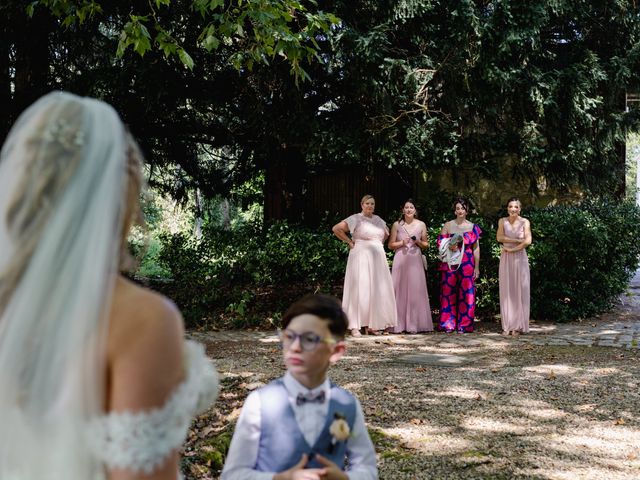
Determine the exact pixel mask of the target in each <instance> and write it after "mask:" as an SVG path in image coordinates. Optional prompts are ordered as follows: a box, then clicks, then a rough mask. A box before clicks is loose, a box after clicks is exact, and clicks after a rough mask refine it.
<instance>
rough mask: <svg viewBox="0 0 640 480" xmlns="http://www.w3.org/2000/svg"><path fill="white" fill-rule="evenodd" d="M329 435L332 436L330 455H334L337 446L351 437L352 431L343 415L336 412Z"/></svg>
mask: <svg viewBox="0 0 640 480" xmlns="http://www.w3.org/2000/svg"><path fill="white" fill-rule="evenodd" d="M329 433H330V434H331V445H330V446H329V453H333V449H334V448H335V446H336V444H337V443H338V442H344V441H345V440H347V439H348V438H349V435H351V429H350V428H349V424H348V423H347V420H346V417H345V416H344V414H343V413H340V412H336V413H334V414H333V422H331V426H330V427H329Z"/></svg>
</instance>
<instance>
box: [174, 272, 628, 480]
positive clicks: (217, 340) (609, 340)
mask: <svg viewBox="0 0 640 480" xmlns="http://www.w3.org/2000/svg"><path fill="white" fill-rule="evenodd" d="M632 287H633V288H632V289H631V291H630V295H628V296H627V297H625V298H624V301H623V302H622V303H621V304H620V305H619V306H618V308H616V310H615V311H614V312H611V313H610V314H607V315H603V316H602V317H600V318H596V319H590V320H589V321H585V322H577V323H573V324H565V325H552V324H535V326H534V328H533V329H532V332H531V333H530V334H529V335H522V336H520V337H516V338H511V337H509V338H504V337H501V336H500V335H499V333H498V332H499V329H500V327H499V325H498V324H493V323H491V324H480V325H479V327H480V328H479V329H478V333H474V334H467V335H447V334H440V333H436V334H426V335H390V336H378V337H361V338H358V339H350V340H349V341H348V350H347V355H346V356H345V357H344V358H343V359H342V360H341V361H340V362H338V364H337V365H336V366H335V367H333V368H332V369H331V371H330V374H331V378H332V379H333V380H334V381H336V382H337V383H339V384H340V385H342V386H344V387H345V388H347V389H349V390H350V391H352V392H353V393H355V394H356V395H357V396H358V397H359V399H360V401H361V402H362V405H363V407H364V410H365V416H366V419H367V423H368V426H369V429H370V432H371V435H372V438H373V440H374V444H375V446H376V450H377V452H378V459H379V462H378V465H379V469H380V478H381V479H388V480H395V479H398V480H400V479H558V480H564V479H594V480H595V479H598V480H601V479H607V480H614V479H620V480H622V479H625V480H626V479H629V480H631V479H634V480H637V479H639V478H640V416H639V413H638V412H639V410H640V393H639V392H640V390H639V388H638V386H639V383H640V350H639V349H638V340H640V276H637V277H636V279H635V280H634V284H633V285H632ZM191 336H192V337H193V338H195V339H198V340H200V341H203V342H204V343H205V344H206V345H207V348H208V352H209V354H210V356H211V357H212V358H214V359H215V361H216V364H217V366H218V369H219V371H220V373H221V375H222V377H223V380H222V391H221V396H220V399H219V400H218V402H217V403H216V406H215V408H214V409H212V410H211V411H210V412H208V414H207V415H204V416H203V417H201V418H200V419H198V420H197V421H196V423H195V424H194V429H193V430H192V435H191V440H190V442H189V444H188V446H187V448H186V451H185V462H186V465H185V467H186V468H185V473H186V477H187V478H194V479H196V478H197V479H205V478H206V479H215V478H218V473H219V470H218V468H219V467H218V465H219V463H220V460H221V458H220V453H219V452H218V453H217V456H216V451H217V450H221V449H222V450H223V447H221V446H220V445H223V444H224V441H228V436H229V435H230V434H231V432H232V428H233V424H234V422H235V420H236V419H237V415H238V414H239V408H240V407H241V405H242V401H243V400H244V398H245V397H246V395H247V394H248V393H249V392H250V391H251V390H253V389H255V388H257V387H259V386H260V385H263V384H264V383H266V382H268V381H269V380H271V379H272V378H275V377H277V376H279V375H281V374H282V373H283V371H284V369H283V367H282V366H281V361H280V351H279V348H278V345H277V339H276V337H275V335H274V333H273V332H261V333H256V332H207V333H202V332H192V333H191ZM216 449H217V450H216Z"/></svg>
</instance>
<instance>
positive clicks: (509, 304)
mask: <svg viewBox="0 0 640 480" xmlns="http://www.w3.org/2000/svg"><path fill="white" fill-rule="evenodd" d="M503 226H504V234H505V236H506V237H509V238H515V239H517V240H524V235H525V233H524V220H516V221H515V222H514V225H511V223H509V221H508V220H507V219H506V218H505V219H504V221H503ZM508 245H514V244H511V243H510V244H508ZM498 278H499V281H500V317H501V319H502V329H503V330H504V331H518V332H522V333H527V332H528V331H529V304H530V285H531V280H530V278H531V277H530V274H529V258H528V257H527V252H526V250H524V249H523V250H519V251H517V252H502V254H501V255H500V268H499V272H498Z"/></svg>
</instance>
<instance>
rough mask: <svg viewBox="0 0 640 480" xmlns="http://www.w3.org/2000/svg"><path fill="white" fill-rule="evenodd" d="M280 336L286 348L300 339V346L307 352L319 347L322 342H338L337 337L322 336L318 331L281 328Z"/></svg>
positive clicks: (330, 343) (329, 343)
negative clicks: (296, 330) (299, 331)
mask: <svg viewBox="0 0 640 480" xmlns="http://www.w3.org/2000/svg"><path fill="white" fill-rule="evenodd" d="M278 334H279V336H280V342H281V343H282V346H283V347H285V348H289V347H290V346H291V345H292V344H293V342H295V341H296V339H299V340H300V348H302V350H304V351H305V352H310V351H312V350H315V349H316V348H318V345H319V344H320V343H326V344H328V345H332V344H334V343H336V339H335V338H332V337H327V338H322V337H321V336H320V335H318V334H317V333H313V332H302V333H298V332H294V331H293V330H289V329H287V330H281V331H279V332H278Z"/></svg>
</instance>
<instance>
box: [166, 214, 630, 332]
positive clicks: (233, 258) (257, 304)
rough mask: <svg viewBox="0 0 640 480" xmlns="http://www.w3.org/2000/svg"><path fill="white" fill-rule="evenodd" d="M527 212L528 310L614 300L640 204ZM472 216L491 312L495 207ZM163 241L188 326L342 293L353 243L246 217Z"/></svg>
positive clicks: (222, 323)
mask: <svg viewBox="0 0 640 480" xmlns="http://www.w3.org/2000/svg"><path fill="white" fill-rule="evenodd" d="M501 216H504V212H502V214H501ZM523 216H525V217H527V218H529V219H530V220H531V225H532V234H533V244H532V245H531V246H530V247H529V249H528V255H529V263H530V266H531V282H532V283H531V318H534V319H540V320H542V319H551V320H556V321H568V320H572V319H577V318H584V317H589V316H592V315H595V314H598V313H601V312H603V311H606V310H607V309H609V308H610V307H611V306H612V305H613V303H614V302H615V300H616V299H617V297H618V296H619V295H620V294H621V293H623V292H624V290H625V288H626V287H627V285H628V282H629V279H630V276H631V275H632V274H633V272H634V271H635V269H636V267H637V265H638V255H639V254H640V244H639V243H638V242H637V241H636V239H637V238H640V210H639V209H638V208H637V207H635V206H634V205H633V204H630V203H609V202H585V203H583V204H581V205H577V206H553V207H547V208H543V209H533V210H528V211H524V212H523ZM470 220H471V221H474V222H476V223H477V224H478V225H479V226H480V228H481V229H482V231H483V234H482V237H481V239H480V249H481V260H480V279H479V280H478V282H477V288H478V297H477V301H478V310H477V312H478V316H479V317H480V318H483V317H485V318H487V317H488V318H490V317H492V316H494V315H496V314H498V313H499V311H500V303H499V288H498V266H499V260H500V246H499V244H498V243H497V241H496V226H497V216H494V217H485V218H481V217H472V218H470ZM440 228H441V225H430V226H429V239H430V244H429V248H428V249H427V251H426V252H425V253H426V255H427V260H428V264H429V269H428V271H427V286H428V289H429V297H430V301H431V306H432V308H433V309H434V310H437V309H438V307H439V290H440V285H439V284H440V274H439V272H438V270H437V266H438V260H437V248H436V238H437V235H438V233H439V231H440ZM161 243H162V248H161V250H160V253H159V255H158V261H159V262H160V264H161V267H162V268H164V269H166V271H168V272H170V274H171V277H172V281H171V282H169V283H162V284H158V285H156V287H157V288H159V289H160V290H162V291H164V292H165V293H167V294H168V295H169V296H171V297H172V298H173V299H174V300H175V301H176V303H177V304H178V305H179V307H180V308H181V309H182V311H183V313H184V315H185V318H186V319H187V321H188V323H189V326H191V327H202V328H209V327H233V328H247V327H257V326H270V327H272V326H274V325H276V324H277V321H278V320H279V318H280V315H281V314H282V312H283V311H284V310H285V309H286V308H287V307H288V306H289V304H290V303H291V302H292V301H293V300H295V299H296V298H298V297H299V296H301V295H302V294H304V293H310V292H316V291H321V292H327V293H333V294H337V295H338V296H339V295H341V287H342V282H343V279H344V272H345V267H346V261H347V253H348V251H347V249H346V247H345V245H344V244H343V243H341V242H340V241H338V240H337V239H336V238H335V237H334V236H333V235H332V233H331V232H330V229H329V228H328V227H322V228H318V229H311V228H307V227H302V226H298V225H290V224H288V223H286V222H276V223H274V224H272V225H270V226H269V227H268V228H264V229H263V228H261V226H260V225H258V224H256V223H255V222H246V223H243V224H241V225H239V226H237V227H236V228H235V229H233V230H230V231H226V230H222V229H220V228H213V227H209V228H207V229H205V231H204V235H203V238H202V240H201V241H196V240H195V239H193V238H188V237H187V236H185V235H181V234H179V235H164V236H162V237H161ZM388 259H389V260H391V259H392V254H391V253H388Z"/></svg>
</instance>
